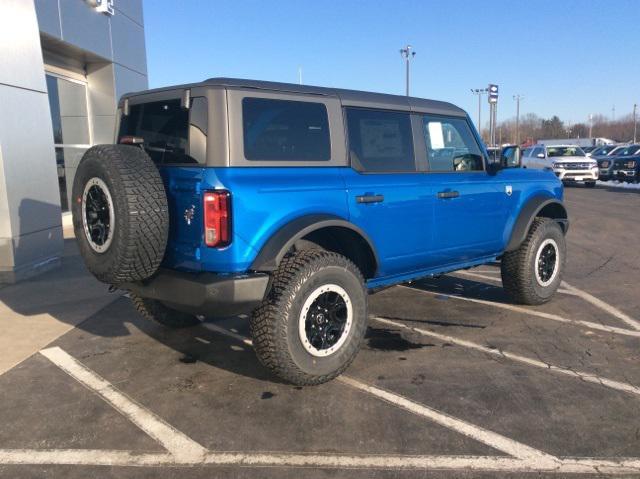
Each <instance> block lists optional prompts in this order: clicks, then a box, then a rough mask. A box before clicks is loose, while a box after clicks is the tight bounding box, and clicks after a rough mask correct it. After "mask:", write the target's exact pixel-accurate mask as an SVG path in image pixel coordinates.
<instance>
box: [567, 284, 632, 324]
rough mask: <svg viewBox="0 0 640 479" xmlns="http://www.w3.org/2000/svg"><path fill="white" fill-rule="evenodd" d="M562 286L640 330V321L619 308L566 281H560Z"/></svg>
mask: <svg viewBox="0 0 640 479" xmlns="http://www.w3.org/2000/svg"><path fill="white" fill-rule="evenodd" d="M562 286H564V287H565V288H567V289H568V290H569V291H572V292H573V293H574V294H575V295H576V296H579V297H581V298H582V299H584V300H585V301H587V302H589V303H591V304H593V305H594V306H596V307H597V308H600V309H602V310H603V311H606V312H607V313H609V314H610V315H612V316H615V317H616V318H618V319H620V320H621V321H624V322H625V323H627V324H628V325H629V326H631V327H632V328H633V329H637V330H640V322H639V321H636V320H635V319H633V318H632V317H630V316H629V315H627V314H625V313H623V312H622V311H620V310H619V309H617V308H615V307H613V306H611V305H610V304H607V303H605V302H604V301H602V300H601V299H598V298H596V297H595V296H594V295H592V294H589V293H587V292H586V291H582V290H581V289H578V288H576V287H575V286H571V285H570V284H569V283H567V282H566V281H563V282H562Z"/></svg>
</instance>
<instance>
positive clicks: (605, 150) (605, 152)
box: [591, 145, 620, 160]
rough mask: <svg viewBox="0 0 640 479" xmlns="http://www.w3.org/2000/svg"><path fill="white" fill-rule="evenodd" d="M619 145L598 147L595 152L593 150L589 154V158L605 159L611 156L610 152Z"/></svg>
mask: <svg viewBox="0 0 640 479" xmlns="http://www.w3.org/2000/svg"><path fill="white" fill-rule="evenodd" d="M619 146H620V145H604V146H599V147H597V148H596V149H595V150H593V151H592V152H591V158H594V159H596V160H597V159H599V158H606V157H607V156H609V155H610V154H611V152H612V151H613V150H615V149H616V148H618V147H619Z"/></svg>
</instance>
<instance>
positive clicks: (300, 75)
mask: <svg viewBox="0 0 640 479" xmlns="http://www.w3.org/2000/svg"><path fill="white" fill-rule="evenodd" d="M298 83H299V84H300V85H302V67H298Z"/></svg>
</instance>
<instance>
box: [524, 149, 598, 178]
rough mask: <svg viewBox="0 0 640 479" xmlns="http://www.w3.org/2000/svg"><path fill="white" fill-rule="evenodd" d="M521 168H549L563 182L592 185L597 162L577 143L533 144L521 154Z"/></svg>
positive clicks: (596, 173)
mask: <svg viewBox="0 0 640 479" xmlns="http://www.w3.org/2000/svg"><path fill="white" fill-rule="evenodd" d="M522 167H523V168H539V169H545V168H548V169H551V170H553V172H554V173H555V174H556V176H557V177H558V178H559V179H560V180H561V181H562V182H563V183H569V182H572V183H576V182H579V183H584V184H585V186H588V187H594V186H595V184H596V180H597V179H598V176H599V172H598V163H597V162H596V161H595V160H593V159H591V158H589V157H587V155H586V154H585V152H584V151H583V150H582V148H580V147H579V146H577V145H549V146H545V145H535V146H534V147H533V148H531V149H526V150H524V152H523V156H522Z"/></svg>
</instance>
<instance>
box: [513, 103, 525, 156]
mask: <svg viewBox="0 0 640 479" xmlns="http://www.w3.org/2000/svg"><path fill="white" fill-rule="evenodd" d="M513 99H514V100H515V101H516V145H519V144H520V100H524V97H523V96H522V95H520V94H517V95H513Z"/></svg>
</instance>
